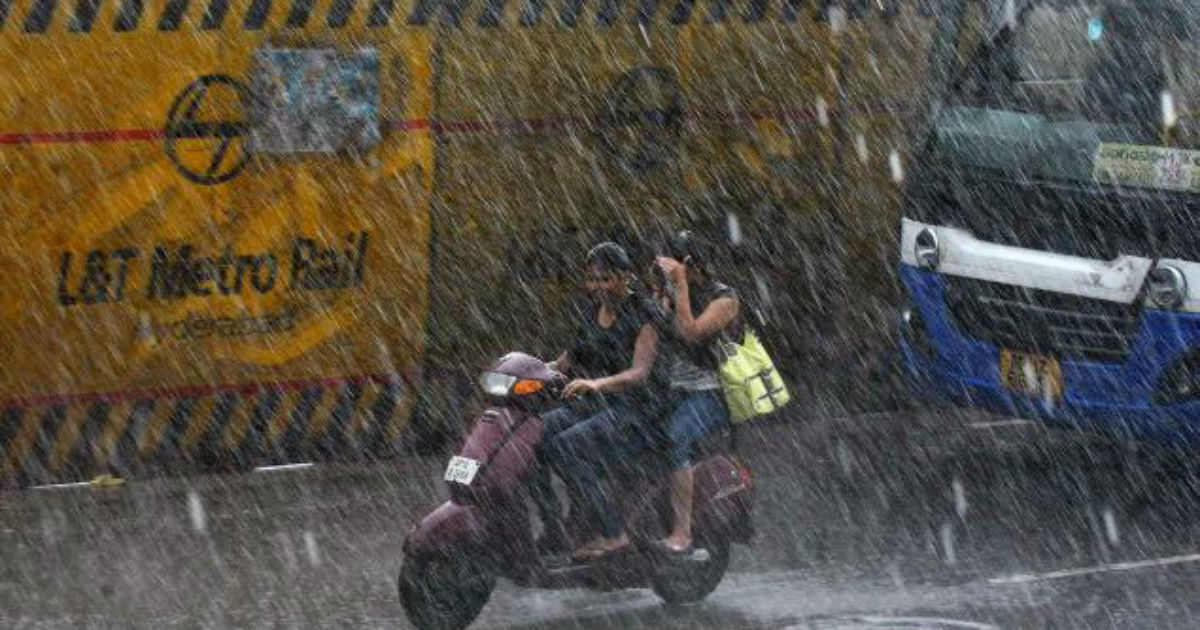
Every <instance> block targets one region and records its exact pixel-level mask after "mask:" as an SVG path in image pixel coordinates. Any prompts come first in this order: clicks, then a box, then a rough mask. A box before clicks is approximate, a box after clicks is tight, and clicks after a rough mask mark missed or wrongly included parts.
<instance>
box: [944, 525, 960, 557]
mask: <svg viewBox="0 0 1200 630" xmlns="http://www.w3.org/2000/svg"><path fill="white" fill-rule="evenodd" d="M941 538H942V556H943V558H945V560H946V564H950V565H953V564H957V563H958V556H957V555H956V554H955V552H954V526H953V525H951V524H950V523H942V531H941Z"/></svg>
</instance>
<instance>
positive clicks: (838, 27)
mask: <svg viewBox="0 0 1200 630" xmlns="http://www.w3.org/2000/svg"><path fill="white" fill-rule="evenodd" d="M829 30H830V31H831V32H832V33H833V36H834V37H837V36H839V35H841V34H842V32H843V31H845V30H846V11H845V10H844V9H842V7H841V6H840V5H837V4H835V5H833V6H830V7H829Z"/></svg>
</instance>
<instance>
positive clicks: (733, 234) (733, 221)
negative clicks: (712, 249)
mask: <svg viewBox="0 0 1200 630" xmlns="http://www.w3.org/2000/svg"><path fill="white" fill-rule="evenodd" d="M725 219H726V222H727V224H728V228H729V244H730V245H741V243H742V223H741V221H740V220H738V217H737V214H735V213H733V212H730V213H728V214H726V215H725Z"/></svg>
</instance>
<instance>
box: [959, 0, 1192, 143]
mask: <svg viewBox="0 0 1200 630" xmlns="http://www.w3.org/2000/svg"><path fill="white" fill-rule="evenodd" d="M1014 4H1015V5H1016V6H1014ZM1151 4H1152V5H1153V6H1152V7H1149V6H1141V5H1139V6H1135V5H1132V4H1117V3H1097V2H1064V1H1059V0H1045V1H1042V2H1027V3H1024V4H1021V3H1019V2H1017V3H1012V2H1010V3H1008V6H1007V8H1001V9H1000V10H998V11H997V12H996V13H997V14H998V15H997V16H996V17H995V18H994V21H995V26H994V30H995V32H996V35H995V38H994V40H993V41H992V43H991V45H990V46H986V47H984V48H983V49H982V50H981V51H980V53H979V54H978V55H977V56H976V58H975V59H974V60H973V63H972V64H971V65H969V66H968V68H967V69H966V72H965V73H964V74H963V76H962V77H961V79H960V81H959V82H958V85H957V89H956V90H955V94H954V97H953V98H952V102H951V104H952V105H960V106H967V107H978V108H986V109H994V110H1004V111H1011V112H1019V113H1023V114H1037V115H1040V116H1043V117H1045V118H1047V119H1049V120H1053V121H1071V120H1084V121H1089V122H1094V123H1107V124H1119V125H1131V126H1135V127H1144V128H1145V130H1146V131H1147V132H1149V131H1151V130H1152V129H1154V128H1157V127H1159V126H1160V121H1161V119H1162V116H1163V107H1164V106H1163V98H1164V94H1165V93H1166V90H1167V87H1168V81H1167V67H1168V63H1169V61H1168V48H1169V45H1168V40H1170V39H1171V35H1170V34H1171V32H1172V30H1174V29H1176V28H1177V24H1176V23H1172V19H1173V17H1172V16H1173V15H1175V14H1176V12H1175V11H1170V10H1163V6H1162V4H1161V3H1159V2H1153V3H1151ZM1005 13H1007V15H1005Z"/></svg>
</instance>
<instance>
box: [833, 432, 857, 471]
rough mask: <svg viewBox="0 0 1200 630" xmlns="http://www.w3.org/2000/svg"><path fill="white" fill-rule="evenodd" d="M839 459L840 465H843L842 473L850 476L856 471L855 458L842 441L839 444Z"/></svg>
mask: <svg viewBox="0 0 1200 630" xmlns="http://www.w3.org/2000/svg"><path fill="white" fill-rule="evenodd" d="M837 458H838V463H839V464H841V465H842V472H843V473H845V474H847V475H849V474H850V473H851V472H852V471H853V469H854V458H853V457H851V456H850V449H848V448H846V444H845V443H844V442H841V441H840V440H839V441H838V443H837Z"/></svg>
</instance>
